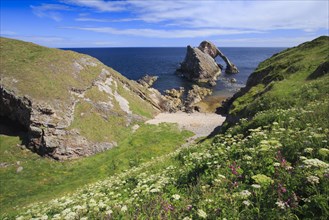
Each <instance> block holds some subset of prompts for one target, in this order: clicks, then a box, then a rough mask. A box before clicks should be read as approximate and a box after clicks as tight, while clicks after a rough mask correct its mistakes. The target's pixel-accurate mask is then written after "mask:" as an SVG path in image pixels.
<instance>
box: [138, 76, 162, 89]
mask: <svg viewBox="0 0 329 220" xmlns="http://www.w3.org/2000/svg"><path fill="white" fill-rule="evenodd" d="M157 79H158V77H157V76H150V75H145V76H143V77H142V78H141V79H139V80H138V81H137V82H138V83H139V84H141V85H142V86H145V87H146V88H150V87H151V86H153V84H154V83H155V81H157Z"/></svg>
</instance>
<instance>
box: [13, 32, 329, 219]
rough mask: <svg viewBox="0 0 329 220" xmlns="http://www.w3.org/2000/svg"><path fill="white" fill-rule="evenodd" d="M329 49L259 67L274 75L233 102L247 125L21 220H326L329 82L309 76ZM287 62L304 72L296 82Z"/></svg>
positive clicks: (320, 44)
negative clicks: (50, 219) (267, 68)
mask: <svg viewBox="0 0 329 220" xmlns="http://www.w3.org/2000/svg"><path fill="white" fill-rule="evenodd" d="M328 47H329V38H328V37H321V38H318V39H316V40H314V41H312V42H308V43H305V44H303V45H302V46H299V47H296V48H293V49H290V50H286V51H284V52H283V53H280V54H278V55H276V56H274V57H272V58H271V59H270V60H268V61H265V62H264V63H263V64H261V65H260V67H259V69H262V68H263V67H266V66H268V65H270V66H272V67H271V68H273V69H271V70H268V71H267V72H266V74H261V76H259V78H258V79H257V83H255V84H254V85H253V86H256V87H251V89H250V90H249V92H247V93H245V94H244V95H243V96H240V101H241V100H248V101H246V102H239V103H237V102H236V103H233V105H234V106H235V107H234V108H235V110H234V108H232V109H231V111H233V112H232V113H233V114H240V113H241V114H243V117H242V116H241V117H240V120H239V121H238V123H237V124H235V125H227V126H226V129H225V131H223V133H220V134H218V135H217V136H216V137H215V138H214V139H213V140H207V141H205V142H203V143H200V144H197V145H195V146H190V147H188V148H180V149H178V150H176V151H175V152H173V153H169V154H167V155H165V156H161V157H157V158H155V159H153V160H152V161H150V162H147V163H141V164H140V165H139V166H137V167H134V168H131V169H128V170H127V171H125V172H123V173H120V174H117V175H113V176H111V177H108V178H105V179H104V180H101V181H97V182H95V183H94V184H90V185H87V186H85V187H82V188H80V189H78V190H77V191H74V192H72V193H70V194H67V195H65V196H62V197H58V198H57V199H54V200H51V201H48V202H43V203H35V204H31V205H30V206H28V207H24V208H22V207H19V208H18V209H17V210H16V211H17V213H19V214H18V215H17V216H16V217H17V218H18V219H30V218H39V219H43V218H44V219H47V218H53V219H185V220H187V219H224V218H225V219H328V217H329V205H328V198H329V146H328V140H329V123H328V114H329V96H328V94H329V87H328V85H329V74H328V71H325V72H323V74H322V76H319V77H316V78H313V77H311V78H312V79H310V77H309V76H311V75H313V72H314V70H315V69H316V68H317V67H318V66H319V65H321V63H323V62H326V61H328V54H329V53H328V52H329V48H328ZM315 51H318V52H315ZM284 54H286V55H289V56H288V58H289V59H286V58H285V56H283V55H284ZM295 56H296V57H299V59H298V60H294V58H295ZM305 56H311V57H312V60H313V61H314V62H308V60H309V59H311V58H310V57H305ZM292 60H294V61H293V62H292ZM275 63H276V64H275ZM282 63H290V66H298V67H300V68H298V70H297V71H295V72H291V73H290V72H289V71H288V70H287V68H289V66H286V67H285V68H283V66H282V65H281V64H282ZM256 73H257V71H256ZM256 73H254V74H256ZM258 73H260V72H258ZM320 75H321V74H320ZM269 76H271V80H265V78H266V77H269ZM272 76H280V77H279V78H276V77H272ZM281 76H282V77H281ZM274 79H276V80H274ZM273 80H274V81H273ZM260 83H261V84H262V86H259V85H260ZM257 85H258V86H257ZM268 86H270V87H268ZM265 87H268V88H267V89H266V90H264V89H265ZM259 91H261V92H259ZM250 97H254V98H253V99H250ZM238 99H239V98H238ZM238 105H243V107H241V108H238V110H237V108H236V106H238ZM239 116H240V115H239Z"/></svg>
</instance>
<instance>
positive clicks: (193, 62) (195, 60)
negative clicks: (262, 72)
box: [178, 41, 239, 86]
mask: <svg viewBox="0 0 329 220" xmlns="http://www.w3.org/2000/svg"><path fill="white" fill-rule="evenodd" d="M217 56H220V57H221V58H222V59H223V60H224V61H225V63H226V65H227V66H226V70H225V72H226V73H228V74H231V73H238V72H239V70H238V68H237V67H236V66H235V65H234V64H233V63H231V62H230V60H229V59H228V58H227V57H226V56H225V55H224V54H223V53H222V52H221V51H220V50H219V49H218V48H217V47H216V46H215V44H213V43H211V42H210V41H202V42H201V43H200V45H199V46H198V47H191V46H187V52H186V56H185V59H184V61H183V62H182V63H181V66H180V69H178V71H180V72H181V73H182V74H183V76H185V77H186V78H188V79H189V80H192V81H195V82H201V83H209V84H210V85H213V86H214V85H216V80H217V78H218V76H219V75H220V74H221V72H222V68H221V65H219V64H217V63H216V60H215V58H216V57H217Z"/></svg>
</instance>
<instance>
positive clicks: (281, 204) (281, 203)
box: [275, 200, 286, 209]
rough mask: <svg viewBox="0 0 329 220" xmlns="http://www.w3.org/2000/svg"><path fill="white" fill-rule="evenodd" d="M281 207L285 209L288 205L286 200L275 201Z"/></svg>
mask: <svg viewBox="0 0 329 220" xmlns="http://www.w3.org/2000/svg"><path fill="white" fill-rule="evenodd" d="M275 204H276V205H277V206H278V207H279V208H280V209H285V208H286V205H285V204H284V202H282V201H280V200H279V201H277V202H276V203H275Z"/></svg>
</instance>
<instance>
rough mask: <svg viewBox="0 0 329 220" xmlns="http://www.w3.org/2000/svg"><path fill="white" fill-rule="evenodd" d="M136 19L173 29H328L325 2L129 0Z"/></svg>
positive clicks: (328, 15)
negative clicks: (161, 23) (169, 25)
mask: <svg viewBox="0 0 329 220" xmlns="http://www.w3.org/2000/svg"><path fill="white" fill-rule="evenodd" d="M130 2H131V4H133V5H134V7H136V8H137V14H138V15H139V18H141V19H143V20H144V21H148V22H161V21H166V22H170V23H172V24H174V25H177V26H189V27H194V28H200V27H203V28H204V27H217V28H235V29H237V28H250V29H256V30H276V29H309V28H313V29H319V28H328V26H329V24H328V22H329V21H328V17H329V12H328V8H329V6H328V4H329V3H328V1H180V0H175V1H130Z"/></svg>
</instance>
